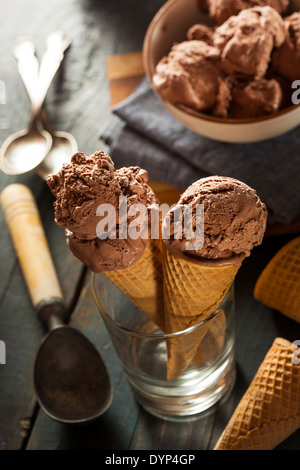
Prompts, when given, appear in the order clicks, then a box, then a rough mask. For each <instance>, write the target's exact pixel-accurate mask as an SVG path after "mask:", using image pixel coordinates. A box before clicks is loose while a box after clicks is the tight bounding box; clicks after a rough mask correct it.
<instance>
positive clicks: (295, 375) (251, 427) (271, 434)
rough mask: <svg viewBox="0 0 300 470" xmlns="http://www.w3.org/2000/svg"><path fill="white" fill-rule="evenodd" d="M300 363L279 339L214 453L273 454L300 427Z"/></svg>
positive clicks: (295, 353)
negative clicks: (265, 451) (256, 452)
mask: <svg viewBox="0 0 300 470" xmlns="http://www.w3.org/2000/svg"><path fill="white" fill-rule="evenodd" d="M299 362H300V361H299V359H298V358H297V352H296V346H294V345H293V344H292V343H290V342H289V341H287V340H285V339H282V338H276V339H275V341H274V343H273V345H272V347H271V348H270V350H269V351H268V353H267V355H266V357H265V359H264V361H263V362H262V364H261V365H260V367H259V369H258V371H257V373H256V375H255V377H254V379H253V380H252V382H251V384H250V387H249V388H248V390H247V391H246V393H245V395H244V396H243V398H242V399H241V401H240V403H239V405H238V406H237V408H236V410H235V412H234V414H233V415H232V417H231V419H230V421H229V423H228V425H227V426H226V428H225V430H224V431H223V433H222V435H221V437H220V439H219V440H218V442H217V444H216V446H215V449H214V450H271V449H274V448H275V447H276V446H277V445H278V444H280V443H281V442H282V441H284V440H285V439H286V438H287V437H288V436H290V435H291V434H293V433H294V432H295V431H296V430H297V429H298V428H299V427H300V393H299V390H300V363H299Z"/></svg>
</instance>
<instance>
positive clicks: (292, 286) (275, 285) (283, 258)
mask: <svg viewBox="0 0 300 470" xmlns="http://www.w3.org/2000/svg"><path fill="white" fill-rule="evenodd" d="M254 297H255V298H256V299H257V300H259V301H260V302H262V303H264V304H265V305H268V306H269V307H271V308H274V309H276V310H278V311H280V312H281V313H283V314H284V315H286V316H288V317H290V318H292V319H293V320H296V321H298V322H300V237H297V238H295V239H294V240H292V241H291V242H289V243H287V244H286V245H285V246H284V247H283V248H282V249H281V250H280V251H279V252H278V253H277V254H276V255H275V256H274V258H273V259H272V260H271V261H270V263H269V264H268V265H267V266H266V268H265V269H264V270H263V272H262V273H261V275H260V277H259V278H258V281H257V283H256V286H255V289H254Z"/></svg>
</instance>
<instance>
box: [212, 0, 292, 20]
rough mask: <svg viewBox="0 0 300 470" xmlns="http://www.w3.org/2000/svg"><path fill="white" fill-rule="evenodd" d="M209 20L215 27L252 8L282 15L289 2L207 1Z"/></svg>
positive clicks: (258, 0)
mask: <svg viewBox="0 0 300 470" xmlns="http://www.w3.org/2000/svg"><path fill="white" fill-rule="evenodd" d="M207 2H208V8H209V13H210V16H211V18H212V19H213V21H214V23H215V24H217V25H221V24H223V23H224V22H225V21H227V20H228V18H230V17H231V16H234V15H237V14H238V13H239V12H240V11H242V10H245V9H247V8H253V7H256V6H257V7H264V6H269V7H272V8H274V9H275V10H276V11H278V13H280V14H283V13H285V12H286V10H287V8H288V6H289V0H207Z"/></svg>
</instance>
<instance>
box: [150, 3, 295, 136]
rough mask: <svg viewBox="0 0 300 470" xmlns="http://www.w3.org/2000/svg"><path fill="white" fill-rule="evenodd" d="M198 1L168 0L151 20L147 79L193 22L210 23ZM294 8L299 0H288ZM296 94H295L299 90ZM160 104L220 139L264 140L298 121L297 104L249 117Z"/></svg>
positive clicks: (192, 126) (201, 131)
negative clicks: (201, 111) (260, 115)
mask: <svg viewBox="0 0 300 470" xmlns="http://www.w3.org/2000/svg"><path fill="white" fill-rule="evenodd" d="M199 5H200V2H199V0H188V1H187V0H169V1H167V2H166V3H165V4H164V5H163V7H162V8H161V9H160V10H159V11H158V12H157V14H156V15H155V17H154V18H153V20H152V21H151V23H150V25H149V28H148V30H147V33H146V36H145V39H144V45H143V64H144V69H145V72H146V74H147V76H148V77H149V79H150V81H151V82H152V77H153V75H154V73H155V67H156V65H157V63H158V62H159V60H160V59H161V58H162V57H164V56H166V55H168V53H169V51H170V49H171V47H172V45H173V43H174V42H181V41H184V40H186V33H187V30H188V29H189V28H190V27H191V26H192V25H194V24H196V23H203V24H207V25H211V24H212V23H211V20H210V19H209V17H208V15H207V14H204V13H203V12H202V11H201V8H200V6H199ZM298 10H300V0H291V12H293V11H298ZM299 80H300V76H299ZM298 88H299V87H298ZM291 92H292V91H291ZM297 95H298V97H299V93H298V94H297ZM159 98H160V97H159ZM163 104H164V106H165V108H166V109H167V110H168V111H169V112H170V113H171V114H172V115H173V116H174V117H175V118H176V119H178V121H180V122H181V123H182V124H184V125H185V126H186V127H188V128H189V129H191V130H193V131H194V132H197V133H198V134H201V135H203V136H205V137H209V138H211V139H214V140H220V141H223V142H232V143H239V142H257V141H261V140H266V139H270V138H272V137H276V136H278V135H280V134H283V133H285V132H287V131H289V130H291V129H293V128H295V127H296V126H298V125H299V124H300V104H296V105H293V106H290V107H288V108H285V109H283V110H281V111H278V112H276V113H272V114H270V115H267V116H263V117H259V118H251V119H226V118H217V117H213V116H209V115H206V114H203V113H198V112H193V110H187V109H186V108H185V109H182V108H179V107H177V106H175V105H174V104H172V103H169V102H166V101H163Z"/></svg>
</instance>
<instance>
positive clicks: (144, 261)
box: [104, 239, 164, 329]
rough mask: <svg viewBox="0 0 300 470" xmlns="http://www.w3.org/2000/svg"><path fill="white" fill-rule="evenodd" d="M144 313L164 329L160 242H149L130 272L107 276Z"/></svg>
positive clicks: (124, 270)
mask: <svg viewBox="0 0 300 470" xmlns="http://www.w3.org/2000/svg"><path fill="white" fill-rule="evenodd" d="M104 274H105V276H106V277H107V278H108V279H109V280H110V281H111V282H112V283H113V284H115V285H116V286H117V287H118V288H119V289H120V290H121V291H122V292H123V293H124V294H125V295H126V296H127V297H128V298H129V299H130V300H131V301H132V302H133V303H134V304H135V305H136V306H137V307H138V308H139V309H140V310H141V311H142V312H144V313H145V315H147V316H148V317H149V318H150V320H151V321H153V322H154V323H155V324H156V325H157V326H158V327H159V328H161V329H164V314H163V274H162V252H161V240H160V239H158V240H152V239H150V240H149V242H148V244H147V246H146V249H145V251H144V253H143V255H142V257H141V258H140V259H139V260H138V261H137V262H136V263H135V264H134V265H133V266H130V267H129V268H126V269H119V270H116V271H107V272H104Z"/></svg>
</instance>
